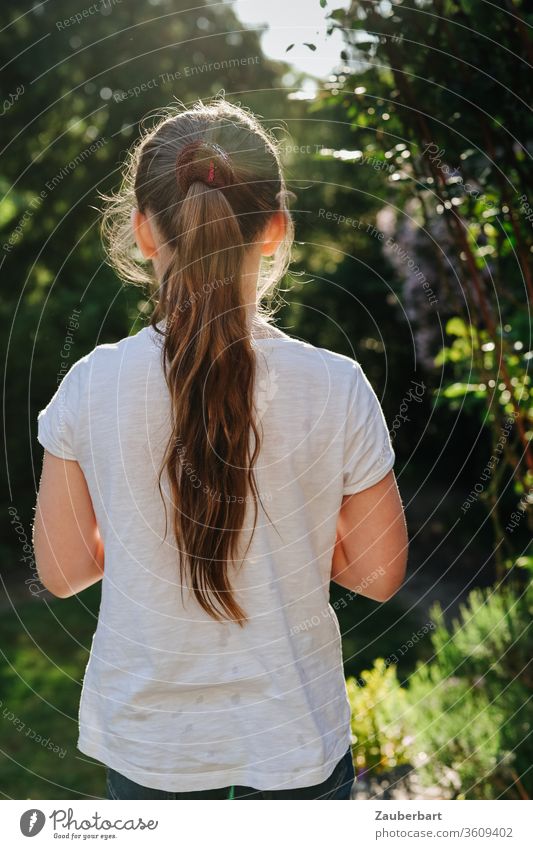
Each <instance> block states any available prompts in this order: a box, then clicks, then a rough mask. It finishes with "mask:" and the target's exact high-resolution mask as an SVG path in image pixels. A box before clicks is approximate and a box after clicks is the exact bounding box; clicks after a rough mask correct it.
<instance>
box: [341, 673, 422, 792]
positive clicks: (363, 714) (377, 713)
mask: <svg viewBox="0 0 533 849" xmlns="http://www.w3.org/2000/svg"><path fill="white" fill-rule="evenodd" d="M346 687H347V690H348V697H349V699H350V704H351V707H352V719H351V727H352V743H353V755H354V763H355V769H356V774H357V777H358V778H360V777H361V775H362V774H364V773H366V772H368V771H370V770H375V771H376V772H377V773H380V772H385V771H387V770H390V769H393V768H394V767H396V766H401V765H403V764H406V763H408V760H409V758H408V748H409V742H410V741H409V738H408V736H407V731H406V727H405V723H404V721H403V719H402V717H403V716H404V715H405V711H406V707H407V693H406V691H405V690H404V689H402V687H401V686H400V684H399V682H398V678H397V675H396V667H395V666H388V665H387V664H386V663H385V661H384V660H383V658H378V659H377V660H376V661H375V663H374V667H373V669H371V670H369V671H365V672H362V673H361V676H360V678H348V679H347V681H346Z"/></svg>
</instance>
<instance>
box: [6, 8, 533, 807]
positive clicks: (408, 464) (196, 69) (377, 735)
mask: <svg viewBox="0 0 533 849" xmlns="http://www.w3.org/2000/svg"><path fill="white" fill-rule="evenodd" d="M78 5H79V7H80V8H78V9H74V8H73V4H72V3H71V2H67V0H50V2H35V3H33V5H31V4H30V3H29V0H26V2H22V0H12V2H10V3H9V6H8V8H6V9H5V13H6V14H5V17H6V22H5V25H4V27H3V29H2V30H1V31H0V50H1V52H2V65H3V71H2V81H1V86H2V101H3V102H2V104H0V109H1V113H2V114H1V121H0V127H1V129H2V143H1V144H2V159H1V168H0V181H1V189H2V192H1V195H2V201H1V203H0V229H1V234H0V263H1V268H2V278H1V279H2V299H1V303H0V310H1V315H2V322H3V333H2V345H3V361H4V416H3V421H4V452H5V459H6V477H5V486H4V487H3V490H2V505H1V512H2V515H3V517H4V519H5V532H4V534H3V536H2V542H1V545H2V551H1V553H2V559H1V576H2V585H3V597H2V618H1V622H2V624H1V626H0V627H1V651H2V663H1V668H0V748H1V751H2V769H1V777H0V792H1V793H2V796H3V797H4V798H22V799H24V798H32V799H39V798H41V799H46V798H86V797H91V796H94V797H102V796H103V794H104V774H103V769H102V767H101V765H99V764H96V763H93V762H91V761H90V759H88V758H86V757H83V756H82V755H81V753H80V752H78V751H77V750H76V746H75V742H76V736H77V709H78V702H79V696H80V691H81V682H82V678H83V673H84V669H85V665H86V663H87V659H88V654H89V651H90V645H91V638H92V634H93V632H94V628H95V624H96V616H97V611H98V604H99V592H100V590H99V587H98V586H96V587H93V588H91V589H90V590H87V591H85V592H84V593H82V594H81V595H80V596H77V597H73V598H71V599H68V600H59V599H54V598H53V597H51V596H50V595H49V594H48V593H46V591H43V588H42V587H41V586H40V585H39V583H38V580H37V577H36V573H35V564H34V562H33V558H32V553H31V525H32V521H33V508H34V504H35V491H36V487H37V485H38V480H39V474H40V466H41V456H42V450H41V448H40V446H39V445H38V443H37V441H36V417H37V412H38V411H39V410H40V409H42V408H43V407H44V406H45V405H46V403H47V402H48V400H49V399H50V397H51V395H52V394H53V392H54V391H55V388H56V386H57V382H58V379H60V378H61V376H62V374H61V370H62V363H65V362H67V365H69V366H70V364H71V363H73V362H75V361H76V360H77V359H79V358H80V357H81V356H83V355H84V354H86V353H87V352H88V351H90V350H92V348H93V347H94V346H95V345H96V344H100V343H104V342H113V341H116V340H117V339H119V338H121V337H123V336H125V335H127V334H129V333H134V332H136V331H137V330H138V329H139V328H140V327H141V326H142V325H143V324H145V323H146V321H147V318H148V313H149V309H150V303H149V301H148V300H147V298H146V295H145V293H143V292H142V291H140V290H139V289H136V288H135V287H132V286H130V285H125V284H123V283H122V282H121V281H119V280H117V279H116V277H115V276H114V274H113V273H112V271H111V269H110V268H109V267H108V266H107V265H106V264H105V261H104V256H103V254H102V249H101V245H100V238H99V229H98V224H99V219H98V211H97V208H98V193H99V192H106V191H108V190H110V189H113V188H115V187H116V186H117V181H118V180H119V175H120V167H121V164H122V162H123V161H124V157H125V154H126V150H127V148H128V146H129V145H130V144H131V142H132V141H133V140H134V139H135V138H136V137H137V134H138V130H139V122H140V121H141V119H143V117H144V116H146V115H147V114H148V113H152V114H153V113H154V110H158V109H160V108H161V107H163V106H166V105H168V104H170V103H171V102H173V101H174V100H175V99H179V100H180V101H182V102H183V103H184V104H185V105H187V104H188V103H190V102H192V101H194V100H195V99H196V98H198V97H201V98H204V99H205V98H208V97H209V96H212V95H215V94H217V93H219V92H220V91H221V90H223V91H224V92H225V94H226V97H227V98H228V99H229V100H231V101H233V102H237V103H241V104H242V105H244V106H246V107H249V108H250V109H252V110H253V111H254V112H256V113H257V114H259V115H260V116H261V118H262V120H263V122H264V124H265V125H266V126H267V127H268V128H269V129H271V130H272V131H274V133H275V134H276V136H277V137H278V139H279V141H280V148H281V152H282V158H283V163H284V167H285V172H286V176H287V181H288V185H289V188H290V189H291V191H292V192H294V199H293V201H292V214H293V216H294V219H295V223H296V234H297V235H296V239H297V241H296V244H295V247H294V253H293V257H294V262H293V266H292V270H291V274H290V275H289V276H288V277H287V279H286V280H285V281H284V285H283V287H282V289H283V290H284V291H283V292H282V295H281V297H280V299H279V300H280V307H279V311H278V313H277V322H278V324H279V326H281V327H283V328H284V329H286V330H287V332H289V333H291V334H293V335H295V336H297V337H299V338H301V339H305V340H307V341H309V342H311V343H313V344H315V345H320V346H323V347H326V348H329V349H331V350H334V351H338V352H340V353H343V354H347V355H349V356H355V357H357V359H359V361H360V362H361V364H362V366H363V368H364V370H365V372H366V373H367V375H368V377H369V379H370V381H371V382H372V384H373V386H374V388H375V390H376V392H377V394H378V397H379V398H380V400H381V401H382V404H383V408H384V411H385V416H386V419H387V422H388V424H389V427H390V429H391V435H392V438H393V443H394V448H395V450H396V453H397V465H396V474H397V478H398V482H399V487H400V490H401V493H402V496H403V499H404V503H405V506H406V513H407V520H408V525H409V532H410V537H411V549H410V558H409V568H408V577H407V580H406V584H405V586H404V587H403V588H402V590H401V591H400V592H399V593H398V594H397V595H396V596H395V597H394V598H393V599H392V600H391V601H389V602H387V603H386V604H383V605H382V604H378V603H374V602H371V601H368V600H365V599H364V598H362V597H360V596H353V595H352V594H346V592H345V591H343V590H342V588H340V587H337V586H334V585H332V598H331V602H332V604H333V606H334V608H335V610H336V611H337V614H338V617H339V621H340V624H341V630H342V633H343V643H344V657H345V668H346V675H347V677H348V679H349V690H350V696H351V699H352V704H353V735H354V747H353V752H354V761H355V763H356V767H357V774H358V785H357V787H358V790H359V792H360V793H361V794H362V795H367V796H368V795H373V794H374V795H375V794H379V793H383V792H385V793H386V794H389V795H392V796H394V795H395V794H396V795H418V796H420V795H423V794H427V795H428V796H430V797H433V798H435V797H436V798H503V797H505V798H530V797H531V795H532V792H533V776H532V774H531V765H532V763H533V744H532V740H531V710H530V707H531V706H530V704H529V700H530V699H531V689H532V688H531V684H532V673H531V656H532V653H533V652H532V647H533V641H532V638H531V632H530V620H531V610H532V593H531V570H532V558H531V552H530V549H528V544H529V542H530V539H531V530H532V527H533V524H532V516H531V503H532V484H533V480H532V478H533V475H532V471H531V469H532V460H531V448H530V438H531V428H532V407H531V394H530V393H531V382H530V375H529V366H530V362H531V358H532V356H533V352H532V350H531V348H532V345H531V324H530V310H529V305H530V303H531V299H532V296H533V277H532V250H533V229H532V228H533V208H532V206H533V201H532V200H531V194H529V195H528V191H530V186H531V185H532V180H531V178H532V172H533V169H532V162H531V144H532V140H533V139H532V136H533V133H532V129H533V128H532V121H531V108H530V103H531V88H532V85H531V81H532V79H533V77H532V74H531V70H532V65H533V39H532V38H531V31H532V25H533V13H532V12H531V7H530V6H529V4H526V3H525V2H521V0H514V2H513V0H507V2H502V3H501V4H499V6H495V5H494V4H491V3H487V2H484V0H453V2H452V0H405V2H399V0H398V2H394V3H390V2H385V0H384V2H375V1H373V2H355V0H354V2H351V3H350V2H345V3H344V4H343V5H342V4H336V3H330V2H325V0H297V2H295V6H296V7H297V8H298V9H299V11H300V12H301V19H302V25H301V28H300V30H299V31H298V33H297V35H298V37H297V39H296V40H293V41H291V40H290V39H289V37H287V43H286V46H285V49H284V57H283V58H271V57H269V56H267V55H265V54H264V52H263V47H262V37H263V32H264V27H262V26H259V27H257V26H256V27H250V26H246V25H244V24H243V23H242V22H241V21H240V20H239V18H238V17H237V9H236V7H235V8H234V6H233V4H231V3H226V2H224V3H215V4H207V3H205V4H204V3H203V2H201V0H197V1H196V3H195V4H194V8H191V4H190V3H188V2H185V0H150V2H137V0H120V2H119V0H98V2H96V3H94V4H93V5H90V4H87V5H86V6H85V7H83V0H80V3H79V4H78ZM241 5H242V4H241ZM339 5H342V8H338V6H339ZM311 6H312V7H313V13H315V12H316V9H317V8H320V9H321V10H322V13H323V16H324V18H327V24H326V26H327V27H328V28H329V30H330V35H329V38H330V39H332V43H335V44H340V45H341V47H340V49H339V51H338V56H336V59H335V67H334V69H333V70H332V72H331V73H330V74H327V75H325V76H323V75H322V76H320V77H313V75H311V74H309V73H308V72H307V71H304V70H302V69H301V68H300V67H298V65H296V64H294V65H293V64H291V57H292V56H295V55H296V53H297V52H298V51H300V53H301V52H302V51H304V52H308V53H309V54H310V55H312V54H313V53H314V52H315V51H316V50H317V44H316V42H315V40H314V37H315V33H314V32H313V28H312V27H306V26H305V19H306V12H307V11H308V10H309V11H310V9H311ZM265 18H266V21H265V22H266V23H268V12H265ZM326 37H328V36H327V35H326ZM335 39H337V41H335Z"/></svg>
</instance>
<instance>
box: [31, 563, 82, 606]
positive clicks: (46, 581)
mask: <svg viewBox="0 0 533 849" xmlns="http://www.w3.org/2000/svg"><path fill="white" fill-rule="evenodd" d="M37 575H38V577H39V581H40V582H41V584H42V585H43V587H44V588H45V590H47V591H48V592H49V593H50V595H53V596H55V597H56V598H70V597H71V596H73V595H75V593H74V590H73V588H72V587H70V586H69V585H68V583H67V582H66V581H64V580H61V579H59V580H58V577H57V575H56V576H54V577H52V576H50V575H47V574H46V570H45V569H42V568H41V569H40V568H39V566H38V565H37Z"/></svg>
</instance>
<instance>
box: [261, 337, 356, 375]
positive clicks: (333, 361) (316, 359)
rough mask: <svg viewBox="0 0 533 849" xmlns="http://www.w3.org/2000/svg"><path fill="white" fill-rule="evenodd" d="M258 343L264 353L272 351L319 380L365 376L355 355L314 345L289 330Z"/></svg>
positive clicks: (279, 357)
mask: <svg viewBox="0 0 533 849" xmlns="http://www.w3.org/2000/svg"><path fill="white" fill-rule="evenodd" d="M258 342H259V345H258V347H259V348H260V349H261V350H263V351H265V353H266V352H271V353H273V354H274V355H275V356H276V358H277V360H278V361H279V362H281V363H284V364H286V365H287V366H288V367H292V368H294V369H297V370H299V371H300V372H304V373H308V374H310V375H313V376H314V377H315V378H316V379H317V380H319V379H320V376H322V377H323V378H328V377H329V378H331V379H334V380H335V381H336V382H337V381H344V380H345V381H347V382H348V383H352V382H353V381H357V380H358V379H360V377H361V376H362V375H363V372H362V369H361V366H360V364H359V363H358V362H357V360H355V359H353V358H352V357H347V356H345V355H344V354H338V353H337V352H335V351H330V350H329V349H328V348H322V347H319V346H316V345H312V344H311V343H310V342H305V341H303V340H301V339H297V338H296V337H294V336H290V335H288V334H286V333H282V334H281V335H279V336H276V337H273V338H271V339H261V340H258Z"/></svg>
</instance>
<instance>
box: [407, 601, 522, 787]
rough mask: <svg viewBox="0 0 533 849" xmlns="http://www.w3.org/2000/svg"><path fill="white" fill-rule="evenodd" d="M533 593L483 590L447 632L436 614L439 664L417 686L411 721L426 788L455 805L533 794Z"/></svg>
mask: <svg viewBox="0 0 533 849" xmlns="http://www.w3.org/2000/svg"><path fill="white" fill-rule="evenodd" d="M532 611H533V589H532V585H531V584H529V586H528V587H527V588H526V589H524V590H520V589H518V588H516V587H511V586H504V587H503V588H501V589H494V588H489V589H483V590H481V589H476V590H474V591H472V592H471V593H470V595H469V597H468V600H467V603H466V604H465V605H463V606H461V610H460V616H459V619H458V621H455V622H454V623H452V625H451V627H448V626H447V625H446V624H445V623H444V618H443V614H442V610H441V608H440V606H439V605H437V606H436V607H434V609H433V610H432V612H431V616H432V618H433V621H434V622H435V625H436V628H435V630H434V631H433V633H432V635H431V641H432V645H433V649H434V653H435V655H434V658H433V659H432V660H431V661H430V662H429V663H428V664H425V665H423V664H419V665H418V666H417V669H416V671H415V673H414V675H413V677H412V679H411V682H410V686H409V691H408V700H409V709H408V712H407V715H406V717H405V719H406V720H407V724H408V726H409V727H410V729H411V732H412V734H413V737H414V738H415V743H414V749H413V751H414V753H415V755H414V762H415V763H416V765H417V766H418V767H419V773H420V778H421V781H422V783H424V784H428V783H437V784H438V785H439V786H440V787H441V788H443V789H446V790H448V791H449V792H451V795H452V796H454V797H456V798H467V799H494V798H499V797H506V798H523V799H524V798H529V797H530V796H531V794H532V791H533V777H532V776H531V773H530V768H531V763H532V762H533V739H532V737H531V710H530V705H529V702H530V699H531V695H530V694H531V685H532V674H531V673H532V669H531V656H532V654H533V640H532V634H531V626H530V622H531V614H532Z"/></svg>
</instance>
